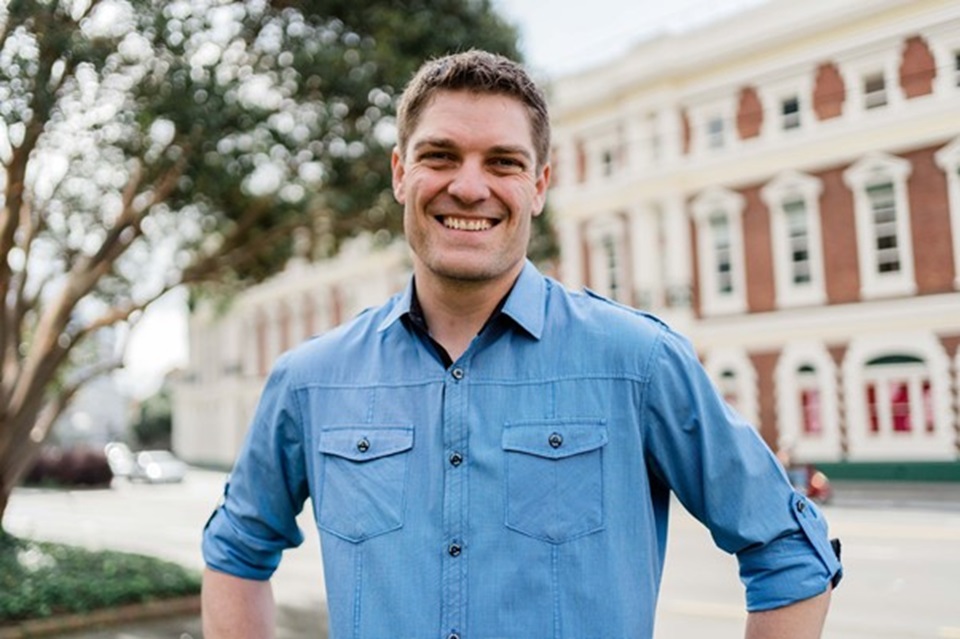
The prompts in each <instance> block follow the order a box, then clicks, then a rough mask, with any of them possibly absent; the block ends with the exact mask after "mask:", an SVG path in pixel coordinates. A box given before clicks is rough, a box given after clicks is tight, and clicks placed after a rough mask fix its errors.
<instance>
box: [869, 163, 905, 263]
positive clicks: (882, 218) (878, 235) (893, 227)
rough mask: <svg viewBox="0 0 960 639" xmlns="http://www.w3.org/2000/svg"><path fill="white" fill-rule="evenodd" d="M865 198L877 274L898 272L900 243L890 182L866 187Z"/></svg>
mask: <svg viewBox="0 0 960 639" xmlns="http://www.w3.org/2000/svg"><path fill="white" fill-rule="evenodd" d="M867 198H868V199H869V200H870V209H871V212H872V214H873V235H874V248H875V250H876V259H877V272H878V273H896V272H899V271H900V249H899V246H900V243H899V241H898V238H897V206H896V194H895V191H894V189H893V183H892V182H884V183H881V184H874V185H871V186H868V187H867Z"/></svg>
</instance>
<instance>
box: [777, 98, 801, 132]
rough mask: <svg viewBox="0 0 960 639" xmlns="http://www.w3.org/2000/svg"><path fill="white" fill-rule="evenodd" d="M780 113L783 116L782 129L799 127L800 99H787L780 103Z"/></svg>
mask: <svg viewBox="0 0 960 639" xmlns="http://www.w3.org/2000/svg"><path fill="white" fill-rule="evenodd" d="M780 112H781V114H782V115H783V128H784V129H796V128H797V127H799V126H800V99H799V98H797V97H796V96H793V97H789V98H786V99H784V100H783V102H781V103H780Z"/></svg>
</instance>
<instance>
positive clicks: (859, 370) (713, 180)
mask: <svg viewBox="0 0 960 639" xmlns="http://www.w3.org/2000/svg"><path fill="white" fill-rule="evenodd" d="M551 101H552V108H553V117H554V149H553V153H554V158H553V161H554V178H555V179H554V187H553V190H552V191H551V194H550V202H551V206H552V211H553V213H554V216H555V223H556V224H557V228H558V234H559V237H560V241H561V258H562V259H561V265H560V273H561V277H562V279H563V280H564V281H565V282H566V283H567V284H568V285H571V286H574V287H578V286H588V287H590V288H592V289H594V290H596V291H598V292H601V293H603V294H606V295H608V296H611V297H613V298H615V299H617V300H618V301H620V302H623V303H625V304H628V305H632V306H636V307H640V308H644V309H649V310H651V311H653V312H655V313H657V314H659V315H661V316H663V317H664V318H665V319H666V320H667V321H669V322H671V323H672V324H673V325H675V326H676V327H677V328H678V329H680V330H681V331H683V332H685V333H687V334H688V335H690V336H691V338H692V339H693V342H694V344H695V346H696V347H697V349H698V352H699V353H700V355H701V357H702V359H703V362H704V364H705V366H706V368H707V370H708V371H709V373H710V374H711V375H712V377H713V379H714V381H715V382H716V384H717V386H718V387H719V388H720V390H721V391H722V392H723V394H724V395H725V396H726V397H727V398H728V400H729V401H730V402H731V404H733V405H735V406H736V407H737V408H738V410H739V411H740V412H741V413H742V414H743V415H744V416H746V417H747V418H748V419H750V420H751V421H752V422H753V423H755V424H756V425H757V427H758V428H759V429H760V432H761V434H762V435H763V437H764V438H765V440H766V441H767V442H768V443H769V444H770V445H771V447H773V448H788V449H790V450H791V451H792V453H793V455H794V456H795V457H796V458H798V459H801V460H806V461H812V462H818V463H830V462H838V463H840V465H846V466H848V467H852V466H855V465H858V464H859V465H861V466H867V465H870V464H873V465H875V466H876V465H883V464H890V463H894V464H897V463H898V464H907V463H913V462H920V463H921V464H923V465H927V466H928V467H929V466H930V465H936V464H940V466H941V467H946V468H948V472H949V473H951V474H952V476H953V477H954V478H960V472H958V469H960V461H958V460H960V420H958V403H960V399H958V394H960V391H958V386H960V383H958V369H960V352H958V345H960V3H957V2H955V1H950V0H850V1H849V2H842V3H837V2H832V1H831V0H811V1H810V2H804V3H798V2H790V1H788V0H771V2H768V3H766V4H764V5H761V6H759V7H757V8H754V9H751V10H749V11H748V12H746V13H743V14H740V15H737V16H735V17H732V18H729V19H727V20H724V21H722V22H717V23H713V24H711V25H708V26H705V27H701V28H699V29H697V30H695V31H690V32H686V33H680V34H674V35H667V36H662V37H660V38H657V39H654V40H651V41H648V42H645V43H642V44H640V45H639V46H637V47H635V48H634V49H632V50H631V51H629V52H628V53H626V54H625V55H624V56H623V57H621V58H620V59H618V60H615V61H613V62H612V63H610V64H607V65H604V66H603V67H602V68H598V69H594V70H591V71H589V72H586V73H583V74H579V75H575V76H570V77H567V78H562V79H560V80H559V81H557V82H556V83H554V84H553V85H552V87H551Z"/></svg>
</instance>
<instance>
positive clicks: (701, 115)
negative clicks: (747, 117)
mask: <svg viewBox="0 0 960 639" xmlns="http://www.w3.org/2000/svg"><path fill="white" fill-rule="evenodd" d="M688 113H689V116H690V135H691V137H692V150H693V152H694V154H695V155H696V156H698V157H701V158H706V157H714V156H717V155H720V154H725V153H728V152H730V151H732V150H735V149H736V148H737V147H738V146H739V141H740V140H739V135H738V134H737V126H736V122H737V108H736V100H735V99H734V98H732V97H727V98H723V99H715V100H711V101H710V102H704V103H701V104H699V105H697V106H694V107H690V108H689V110H688ZM711 122H719V123H720V126H721V131H722V132H721V135H722V143H721V144H719V145H715V144H712V142H711V139H712V135H713V134H712V133H711V131H710V126H711Z"/></svg>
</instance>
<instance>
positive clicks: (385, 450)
mask: <svg viewBox="0 0 960 639" xmlns="http://www.w3.org/2000/svg"><path fill="white" fill-rule="evenodd" d="M411 448H413V428H412V427H409V426H405V427H396V428H392V427H391V428H383V427H378V426H351V427H347V428H334V429H330V430H324V431H322V432H321V433H320V446H319V449H320V452H321V453H324V454H326V455H334V456H336V457H343V458H344V459H349V460H351V461H356V462H365V461H370V460H373V459H379V458H381V457H387V456H389V455H396V454H397V453H402V452H404V451H406V450H410V449H411Z"/></svg>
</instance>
